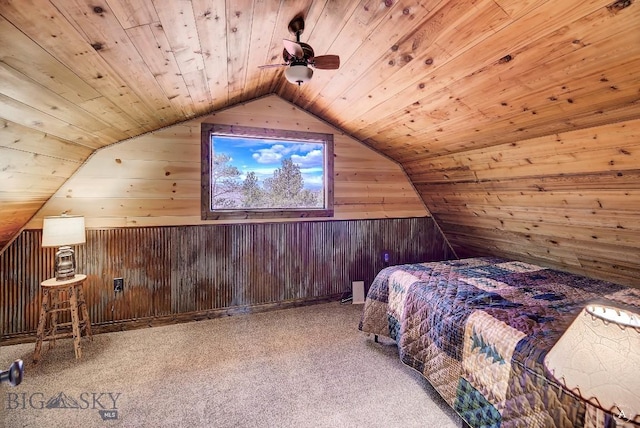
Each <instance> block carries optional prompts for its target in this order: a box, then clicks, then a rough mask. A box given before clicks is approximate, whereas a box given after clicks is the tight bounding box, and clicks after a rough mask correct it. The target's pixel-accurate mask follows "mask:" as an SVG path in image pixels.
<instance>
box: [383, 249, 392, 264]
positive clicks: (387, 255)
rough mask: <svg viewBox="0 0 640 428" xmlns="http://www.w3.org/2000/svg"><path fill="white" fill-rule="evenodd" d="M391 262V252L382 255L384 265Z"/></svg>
mask: <svg viewBox="0 0 640 428" xmlns="http://www.w3.org/2000/svg"><path fill="white" fill-rule="evenodd" d="M390 260H391V254H390V253H389V251H385V252H383V253H382V261H383V262H384V264H385V265H388V264H389V261H390Z"/></svg>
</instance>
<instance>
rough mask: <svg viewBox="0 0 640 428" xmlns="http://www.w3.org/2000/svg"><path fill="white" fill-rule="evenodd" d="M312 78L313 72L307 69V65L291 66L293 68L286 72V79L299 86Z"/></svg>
mask: <svg viewBox="0 0 640 428" xmlns="http://www.w3.org/2000/svg"><path fill="white" fill-rule="evenodd" d="M312 76H313V70H312V69H311V68H310V67H307V65H306V64H291V66H290V67H289V68H287V69H286V70H285V71H284V77H286V78H287V80H288V81H289V82H291V83H297V84H298V86H300V85H302V84H303V83H306V82H308V81H309V80H311V77H312Z"/></svg>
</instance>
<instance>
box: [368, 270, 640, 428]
mask: <svg viewBox="0 0 640 428" xmlns="http://www.w3.org/2000/svg"><path fill="white" fill-rule="evenodd" d="M594 299H599V300H602V299H606V300H608V301H611V302H622V303H624V304H625V305H627V306H631V307H633V308H636V307H637V308H638V312H640V290H638V289H635V288H630V287H624V286H621V285H616V284H612V283H609V282H605V281H599V280H595V279H590V278H586V277H582V276H578V275H573V274H569V273H564V272H560V271H555V270H552V269H547V268H543V267H540V266H536V265H532V264H528V263H523V262H518V261H510V260H504V259H500V258H493V257H482V258H470V259H463V260H452V261H444V262H432V263H418V264H410V265H400V266H392V267H388V268H385V269H383V270H382V271H380V273H379V274H378V275H377V276H376V278H375V280H374V281H373V283H372V285H371V287H370V288H369V290H368V293H367V298H366V300H365V305H364V309H363V314H362V319H361V321H360V325H359V328H360V330H362V331H363V332H365V333H370V334H373V335H375V336H376V339H377V336H378V335H382V336H386V337H389V338H391V339H393V340H395V342H396V343H397V345H398V352H399V356H400V359H401V360H402V362H403V363H405V364H407V365H408V366H410V367H412V368H414V369H415V370H417V371H418V372H420V373H421V374H422V375H423V376H424V377H425V378H426V379H427V380H428V381H429V382H430V383H431V384H432V385H433V387H434V388H435V389H436V390H437V391H438V392H439V393H440V395H441V396H442V397H443V398H444V400H445V401H446V402H447V403H448V404H449V405H450V406H452V407H453V409H454V410H455V411H456V412H457V413H458V414H459V415H460V416H461V417H462V418H463V419H464V420H465V421H466V422H467V423H468V424H469V425H470V426H472V427H594V428H595V427H603V426H607V424H609V425H611V424H612V423H613V422H616V423H618V426H623V425H624V426H626V425H627V424H629V425H630V426H637V425H633V424H630V423H628V422H626V423H625V422H624V421H622V420H620V419H619V418H618V417H617V415H611V414H608V413H606V412H603V411H601V410H599V409H597V408H596V407H594V406H592V405H591V404H589V403H586V402H584V401H582V400H581V399H579V398H578V397H576V396H575V395H573V394H570V393H568V392H566V391H564V390H563V389H562V388H561V387H560V386H559V385H558V384H557V383H556V381H555V380H554V379H553V377H552V376H551V375H549V374H548V373H545V368H544V364H543V360H544V357H545V355H546V353H547V352H548V351H549V350H550V349H551V348H552V347H553V345H554V344H555V342H556V341H557V340H558V338H559V337H560V336H561V335H562V333H563V331H564V330H566V328H567V327H568V326H569V325H570V324H571V322H572V321H573V319H574V318H575V317H576V316H577V315H578V314H579V313H580V311H581V310H582V308H583V307H584V306H585V304H586V303H587V302H590V301H593V300H594Z"/></svg>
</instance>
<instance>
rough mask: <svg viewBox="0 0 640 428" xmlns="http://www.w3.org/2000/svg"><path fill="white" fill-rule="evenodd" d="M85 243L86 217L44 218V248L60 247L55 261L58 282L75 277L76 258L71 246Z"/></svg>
mask: <svg viewBox="0 0 640 428" xmlns="http://www.w3.org/2000/svg"><path fill="white" fill-rule="evenodd" d="M85 242H86V237H85V229H84V217H82V216H68V215H61V216H59V217H45V218H44V223H43V225H42V246H43V247H59V248H58V252H57V253H56V259H55V273H56V279H57V280H58V281H64V280H66V279H71V278H74V277H75V275H76V256H75V253H74V251H73V250H72V249H71V245H76V244H84V243H85Z"/></svg>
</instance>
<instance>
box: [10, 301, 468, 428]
mask: <svg viewBox="0 0 640 428" xmlns="http://www.w3.org/2000/svg"><path fill="white" fill-rule="evenodd" d="M361 311H362V306H361V305H341V304H340V303H338V302H336V303H327V304H320V305H314V306H306V307H301V308H295V309H285V310H278V311H273V312H266V313H258V314H250V315H238V316H233V317H227V318H220V319H214V320H206V321H199V322H192V323H187V324H178V325H172V326H167V327H155V328H149V329H142V330H133V331H128V332H118V333H107V334H100V335H96V336H94V341H93V342H90V341H86V340H84V339H83V342H82V344H83V358H82V359H80V360H77V361H76V360H75V359H74V356H73V347H72V343H71V341H70V340H62V341H58V342H57V344H56V346H55V347H54V348H52V349H51V350H48V351H47V350H46V349H47V346H46V345H45V346H44V349H45V352H44V354H43V358H42V361H41V362H40V363H39V364H37V365H34V364H33V363H32V362H31V358H32V355H33V348H34V345H33V344H21V345H13V346H5V347H0V368H2V369H3V370H6V369H7V368H8V366H9V364H10V363H11V362H12V361H14V360H15V359H17V358H21V359H23V360H24V363H25V379H24V381H23V383H22V384H21V385H19V386H17V387H11V386H9V385H8V384H7V383H3V384H2V385H1V386H0V392H1V394H2V407H1V409H0V426H4V427H38V428H40V427H76V426H78V427H79V426H82V427H138V426H140V427H143V426H144V427H183V426H193V427H439V428H448V427H459V426H460V425H461V420H460V419H459V418H458V416H457V415H456V414H455V413H454V412H453V411H452V410H451V409H450V408H449V406H447V405H446V403H444V402H443V401H442V399H441V398H440V396H439V395H438V394H437V393H436V392H435V391H434V390H433V389H432V388H431V386H430V385H429V384H428V383H427V382H426V381H425V380H424V379H423V378H422V377H421V376H420V375H419V374H418V373H416V372H415V371H413V370H412V369H410V368H408V367H406V366H404V365H403V364H402V363H401V362H400V361H399V359H398V355H397V349H396V347H395V345H393V344H392V343H391V342H390V341H384V342H383V343H374V341H373V339H372V338H371V337H368V336H367V335H365V334H364V333H362V332H360V331H358V329H357V325H358V321H359V318H360V313H361Z"/></svg>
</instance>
